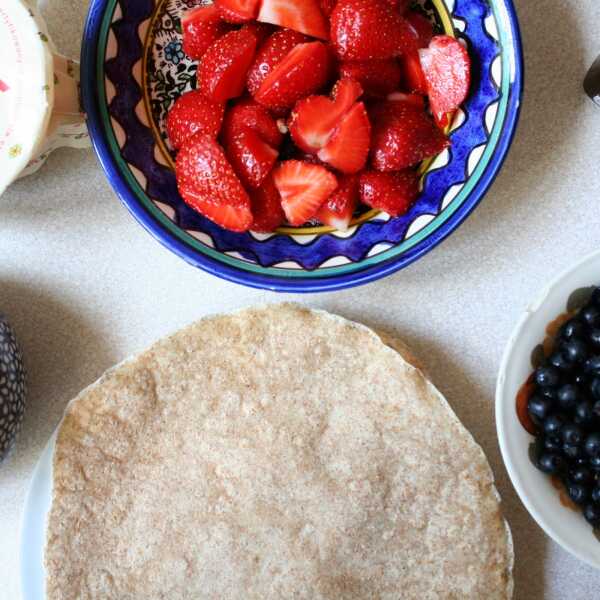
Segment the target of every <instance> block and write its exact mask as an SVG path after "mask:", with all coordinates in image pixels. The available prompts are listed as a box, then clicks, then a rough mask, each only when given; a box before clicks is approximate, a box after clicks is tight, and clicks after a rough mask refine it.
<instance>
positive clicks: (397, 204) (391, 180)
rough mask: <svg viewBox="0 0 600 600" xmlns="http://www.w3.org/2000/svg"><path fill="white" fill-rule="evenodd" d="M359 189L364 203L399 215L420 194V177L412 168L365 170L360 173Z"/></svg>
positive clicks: (405, 210)
mask: <svg viewBox="0 0 600 600" xmlns="http://www.w3.org/2000/svg"><path fill="white" fill-rule="evenodd" d="M359 191H360V199H361V201H362V202H363V203H364V204H366V205H367V206H370V207H372V208H378V209H379V210H383V211H385V212H386V213H388V214H389V215H391V216H392V217H397V216H399V215H403V214H404V213H406V212H407V211H408V209H409V208H410V207H411V206H412V204H413V202H414V201H415V200H416V198H417V196H418V195H419V178H418V176H417V174H416V173H415V171H412V170H410V169H407V170H405V171H398V172H397V173H378V172H376V171H365V172H363V173H361V175H360V183H359Z"/></svg>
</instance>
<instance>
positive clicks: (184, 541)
mask: <svg viewBox="0 0 600 600" xmlns="http://www.w3.org/2000/svg"><path fill="white" fill-rule="evenodd" d="M389 343H392V342H389ZM53 477H54V481H53V501H52V508H51V511H50V515H49V521H48V537H47V546H46V551H45V560H46V568H47V598H48V599H49V600H75V599H78V600H87V599H92V598H98V599H100V598H101V599H103V600H106V599H115V600H116V599H118V600H130V599H131V600H132V599H136V600H137V599H140V600H142V599H143V600H150V599H152V600H156V599H168V600H179V599H194V600H208V599H210V600H217V599H219V600H221V599H227V600H237V599H240V600H241V599H244V600H248V599H252V600H259V599H260V600H271V599H272V600H275V599H277V600H279V599H284V598H285V599H287V598H290V599H291V598H294V599H306V600H350V599H364V600H367V599H368V600H376V599H377V600H397V599H401V598H402V599H412V598H415V599H419V600H426V599H434V598H436V599H437V598H447V599H450V598H452V599H456V600H459V599H460V600H466V599H470V598H472V599H477V600H481V598H486V599H487V600H493V599H500V598H501V599H506V598H510V597H511V596H512V556H513V555H512V544H511V538H510V532H509V530H508V527H507V526H506V524H505V521H504V519H503V518H502V515H501V511H500V507H499V498H498V494H497V492H496V490H495V488H494V485H493V477H492V473H491V470H490V467H489V465H488V463H487V461H486V459H485V456H484V454H483V452H482V450H481V448H480V447H479V446H478V445H477V444H476V443H475V442H474V440H473V438H472V437H471V435H470V434H469V433H468V431H467V430H466V429H465V428H464V427H463V426H462V425H461V423H460V422H459V420H458V419H457V417H456V416H455V415H454V413H453V412H452V410H451V409H450V407H449V406H448V404H447V403H446V401H445V400H444V398H443V397H442V396H441V395H440V394H439V392H438V391H437V390H436V389H435V388H434V387H433V385H432V384H431V383H430V382H429V381H428V380H427V379H426V378H425V377H424V376H423V374H422V372H421V371H420V370H418V369H416V368H415V367H413V366H412V365H411V364H409V363H408V362H406V360H405V359H404V358H402V356H401V355H400V354H399V353H398V352H397V351H396V350H394V349H392V348H391V347H390V346H389V345H387V344H385V343H383V342H382V340H381V338H380V337H379V336H378V335H377V334H375V333H374V332H373V331H371V330H370V329H367V328H366V327H364V326H362V325H358V324H356V323H352V322H350V321H347V320H345V319H342V318H340V317H336V316H333V315H330V314H327V313H325V312H320V311H313V310H307V309H305V308H301V307H299V306H296V305H291V304H282V305H276V306H268V307H260V308H254V309H248V310H243V311H240V312H237V313H234V314H231V315H225V316H216V317H210V318H206V319H203V320H201V321H200V322H198V323H196V324H194V325H192V326H190V327H188V328H186V329H184V330H183V331H180V332H178V333H176V334H175V335H173V336H171V337H169V338H167V339H165V340H163V341H160V342H158V343H156V344H155V345H154V346H153V347H152V348H150V349H149V350H147V351H146V352H144V353H142V354H140V355H139V356H137V357H135V358H134V359H131V360H129V361H127V362H126V363H123V364H121V365H120V366H118V367H116V368H115V369H113V370H111V371H109V372H108V373H107V374H105V375H104V376H103V377H102V378H101V379H100V380H99V381H98V382H97V383H95V384H94V385H92V386H91V387H89V388H87V389H86V390H84V391H83V392H82V393H81V394H80V395H79V397H78V398H76V399H75V401H73V402H72V403H71V405H70V406H69V408H68V410H67V412H66V415H65V417H64V420H63V422H62V424H61V426H60V430H59V433H58V438H57V442H56V448H55V454H54V476H53Z"/></svg>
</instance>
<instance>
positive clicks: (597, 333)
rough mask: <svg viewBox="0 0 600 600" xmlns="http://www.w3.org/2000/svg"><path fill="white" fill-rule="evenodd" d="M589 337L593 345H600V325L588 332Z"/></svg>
mask: <svg viewBox="0 0 600 600" xmlns="http://www.w3.org/2000/svg"><path fill="white" fill-rule="evenodd" d="M587 338H588V340H589V342H590V344H592V346H596V348H598V347H599V346H600V327H596V328H595V329H592V330H591V331H590V332H589V333H588V336H587Z"/></svg>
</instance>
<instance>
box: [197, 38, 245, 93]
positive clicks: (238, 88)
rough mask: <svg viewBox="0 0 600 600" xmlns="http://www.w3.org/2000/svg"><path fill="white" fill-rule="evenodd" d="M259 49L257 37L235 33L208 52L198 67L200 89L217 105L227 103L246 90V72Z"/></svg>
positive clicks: (220, 40)
mask: <svg viewBox="0 0 600 600" xmlns="http://www.w3.org/2000/svg"><path fill="white" fill-rule="evenodd" d="M255 50H256V37H255V36H254V35H253V34H252V33H251V32H249V31H247V30H244V29H240V30H238V31H231V32H229V33H227V34H225V35H224V36H223V37H222V38H220V39H218V40H217V41H216V42H215V43H214V44H213V45H212V46H211V47H210V48H209V49H208V50H207V51H206V54H205V55H204V58H203V59H202V62H201V63H200V67H199V68H198V83H199V86H198V87H199V89H200V90H202V92H203V93H204V95H205V96H206V97H208V98H211V99H212V100H214V101H215V102H225V101H226V100H229V98H235V97H236V96H239V95H240V94H241V93H242V91H243V90H244V83H245V81H246V73H247V71H248V68H249V67H250V65H251V64H252V59H253V58H254V52H255Z"/></svg>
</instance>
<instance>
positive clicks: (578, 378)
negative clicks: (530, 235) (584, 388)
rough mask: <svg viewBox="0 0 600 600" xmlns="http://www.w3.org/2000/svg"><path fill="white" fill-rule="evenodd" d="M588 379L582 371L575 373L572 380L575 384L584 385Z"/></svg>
mask: <svg viewBox="0 0 600 600" xmlns="http://www.w3.org/2000/svg"><path fill="white" fill-rule="evenodd" d="M587 381H588V378H587V376H586V375H585V374H584V373H581V372H579V373H576V374H575V377H573V382H574V383H576V384H577V385H585V384H586V383H587Z"/></svg>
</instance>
